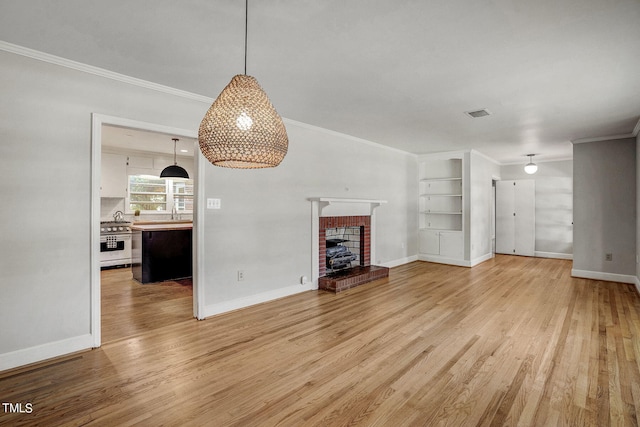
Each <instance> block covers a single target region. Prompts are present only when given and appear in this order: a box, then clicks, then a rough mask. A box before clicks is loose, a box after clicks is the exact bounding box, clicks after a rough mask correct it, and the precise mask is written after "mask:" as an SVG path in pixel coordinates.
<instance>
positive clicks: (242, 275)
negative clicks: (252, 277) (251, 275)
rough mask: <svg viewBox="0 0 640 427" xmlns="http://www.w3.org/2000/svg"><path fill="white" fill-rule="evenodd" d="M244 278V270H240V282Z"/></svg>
mask: <svg viewBox="0 0 640 427" xmlns="http://www.w3.org/2000/svg"><path fill="white" fill-rule="evenodd" d="M243 280H244V270H238V282H242V281H243Z"/></svg>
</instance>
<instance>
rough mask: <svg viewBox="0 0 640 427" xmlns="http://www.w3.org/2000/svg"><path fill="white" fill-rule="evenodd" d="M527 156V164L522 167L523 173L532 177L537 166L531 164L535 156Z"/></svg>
mask: <svg viewBox="0 0 640 427" xmlns="http://www.w3.org/2000/svg"><path fill="white" fill-rule="evenodd" d="M527 156H529V163H527V164H526V165H524V171H525V172H526V173H528V174H529V175H533V174H534V173H536V171H537V170H538V165H536V164H535V163H533V156H535V154H527Z"/></svg>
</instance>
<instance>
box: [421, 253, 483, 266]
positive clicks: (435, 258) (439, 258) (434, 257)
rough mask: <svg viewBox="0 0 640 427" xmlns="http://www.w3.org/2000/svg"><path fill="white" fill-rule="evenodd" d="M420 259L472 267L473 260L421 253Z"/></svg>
mask: <svg viewBox="0 0 640 427" xmlns="http://www.w3.org/2000/svg"><path fill="white" fill-rule="evenodd" d="M418 259H419V260H420V261H428V262H435V263H438V264H448V265H457V266H458V267H471V261H466V260H464V259H456V258H446V257H442V256H438V255H425V254H419V255H418Z"/></svg>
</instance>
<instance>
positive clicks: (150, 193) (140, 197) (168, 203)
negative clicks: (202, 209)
mask: <svg viewBox="0 0 640 427" xmlns="http://www.w3.org/2000/svg"><path fill="white" fill-rule="evenodd" d="M127 194H128V196H129V197H128V200H127V208H128V209H127V213H133V212H135V211H136V210H139V211H140V212H142V213H154V212H162V213H166V212H171V208H172V207H173V206H175V208H176V211H178V212H183V213H192V212H193V180H192V179H187V180H177V179H176V180H173V179H162V178H158V177H152V176H149V175H129V191H128V193H127Z"/></svg>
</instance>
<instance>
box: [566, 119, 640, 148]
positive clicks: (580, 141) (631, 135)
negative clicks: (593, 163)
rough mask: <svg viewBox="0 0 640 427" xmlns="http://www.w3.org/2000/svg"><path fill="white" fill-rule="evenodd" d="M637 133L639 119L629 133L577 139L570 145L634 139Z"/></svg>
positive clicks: (639, 126) (638, 130)
mask: <svg viewBox="0 0 640 427" xmlns="http://www.w3.org/2000/svg"><path fill="white" fill-rule="evenodd" d="M639 132H640V119H638V122H637V123H636V125H635V127H634V128H633V130H632V131H631V133H625V134H622V135H612V136H598V137H595V138H578V139H576V140H573V141H571V143H572V144H584V143H585V142H600V141H613V140H615V139H627V138H635V137H636V136H638V133H639Z"/></svg>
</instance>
